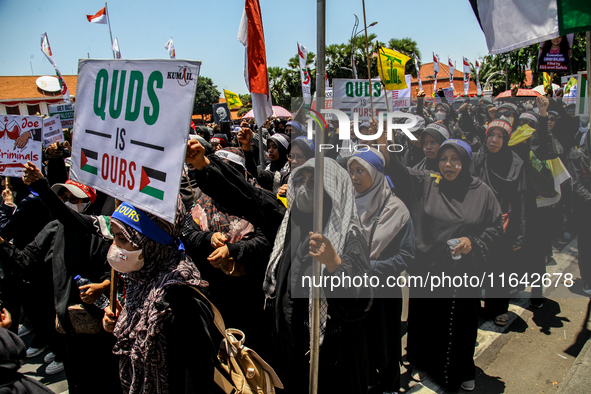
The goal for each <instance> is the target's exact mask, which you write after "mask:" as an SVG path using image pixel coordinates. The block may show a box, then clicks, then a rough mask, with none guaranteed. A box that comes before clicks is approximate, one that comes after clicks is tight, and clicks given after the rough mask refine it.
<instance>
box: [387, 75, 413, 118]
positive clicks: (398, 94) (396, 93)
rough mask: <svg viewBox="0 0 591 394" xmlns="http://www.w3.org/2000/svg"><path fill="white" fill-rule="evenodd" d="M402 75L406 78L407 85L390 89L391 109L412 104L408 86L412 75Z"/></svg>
mask: <svg viewBox="0 0 591 394" xmlns="http://www.w3.org/2000/svg"><path fill="white" fill-rule="evenodd" d="M404 77H405V78H406V86H408V87H407V88H406V89H400V90H393V91H392V93H391V94H392V110H396V109H400V108H408V107H411V106H412V102H411V100H410V86H411V77H412V76H411V75H410V74H407V75H405V76H404Z"/></svg>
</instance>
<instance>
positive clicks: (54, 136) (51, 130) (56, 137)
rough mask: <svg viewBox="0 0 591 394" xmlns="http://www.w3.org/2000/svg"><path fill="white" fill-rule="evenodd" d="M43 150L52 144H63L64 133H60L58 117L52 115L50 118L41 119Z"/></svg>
mask: <svg viewBox="0 0 591 394" xmlns="http://www.w3.org/2000/svg"><path fill="white" fill-rule="evenodd" d="M41 139H42V142H43V148H47V147H48V146H49V145H51V144H53V143H54V142H58V141H59V142H64V133H62V122H61V120H60V117H59V115H53V116H52V117H50V118H45V119H43V137H42V138H41Z"/></svg>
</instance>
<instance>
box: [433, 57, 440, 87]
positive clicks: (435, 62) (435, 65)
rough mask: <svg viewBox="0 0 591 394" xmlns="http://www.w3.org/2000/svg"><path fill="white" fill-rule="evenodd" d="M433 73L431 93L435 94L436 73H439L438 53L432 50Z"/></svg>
mask: <svg viewBox="0 0 591 394" xmlns="http://www.w3.org/2000/svg"><path fill="white" fill-rule="evenodd" d="M433 74H435V80H434V82H433V93H434V94H437V74H439V55H436V54H435V52H433Z"/></svg>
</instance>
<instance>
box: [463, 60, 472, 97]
mask: <svg viewBox="0 0 591 394" xmlns="http://www.w3.org/2000/svg"><path fill="white" fill-rule="evenodd" d="M463 63H464V70H463V71H464V96H465V97H468V90H469V88H470V71H471V69H472V67H471V66H470V62H469V61H468V59H466V58H464V61H463Z"/></svg>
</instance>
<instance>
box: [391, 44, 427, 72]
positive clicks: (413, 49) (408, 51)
mask: <svg viewBox="0 0 591 394" xmlns="http://www.w3.org/2000/svg"><path fill="white" fill-rule="evenodd" d="M388 48H390V49H394V50H395V51H398V52H400V53H402V54H404V55H406V56H408V57H410V60H409V61H408V62H406V68H405V70H404V71H405V74H412V76H413V77H415V78H416V77H417V68H416V67H415V60H414V57H413V53H414V54H416V55H417V57H418V58H419V59H420V58H421V51H419V46H418V44H417V42H416V41H415V40H413V39H412V38H410V37H404V38H402V39H398V38H391V39H390V41H388ZM420 66H421V62H420V60H419V67H420Z"/></svg>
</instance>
